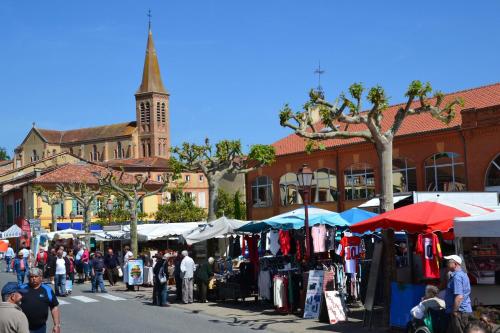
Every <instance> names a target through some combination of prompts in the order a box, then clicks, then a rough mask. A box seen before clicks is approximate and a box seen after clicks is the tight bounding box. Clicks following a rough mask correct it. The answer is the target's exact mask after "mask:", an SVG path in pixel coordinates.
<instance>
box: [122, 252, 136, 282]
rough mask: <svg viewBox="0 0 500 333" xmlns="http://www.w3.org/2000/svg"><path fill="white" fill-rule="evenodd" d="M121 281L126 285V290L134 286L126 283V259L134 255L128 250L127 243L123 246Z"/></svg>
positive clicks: (127, 275) (127, 274)
mask: <svg viewBox="0 0 500 333" xmlns="http://www.w3.org/2000/svg"><path fill="white" fill-rule="evenodd" d="M123 252H125V254H124V255H123V282H124V283H125V284H126V285H127V290H134V286H133V285H130V284H128V277H129V273H128V261H129V260H130V259H132V258H133V257H134V254H133V253H132V251H130V247H129V246H128V245H127V246H125V247H124V248H123Z"/></svg>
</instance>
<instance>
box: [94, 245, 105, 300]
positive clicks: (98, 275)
mask: <svg viewBox="0 0 500 333" xmlns="http://www.w3.org/2000/svg"><path fill="white" fill-rule="evenodd" d="M90 267H91V271H92V292H93V293H96V292H98V291H99V289H101V292H102V293H107V291H106V288H105V287H104V279H103V278H104V270H105V268H104V259H103V258H102V255H101V252H100V251H96V253H95V255H94V258H93V259H92V261H91V262H90Z"/></svg>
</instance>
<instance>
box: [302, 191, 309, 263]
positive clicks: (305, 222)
mask: <svg viewBox="0 0 500 333" xmlns="http://www.w3.org/2000/svg"><path fill="white" fill-rule="evenodd" d="M304 199H305V200H304V215H305V219H304V227H305V228H306V256H307V259H309V260H310V259H311V235H310V232H311V230H310V229H309V211H308V207H307V206H308V203H309V189H308V188H307V187H306V188H304Z"/></svg>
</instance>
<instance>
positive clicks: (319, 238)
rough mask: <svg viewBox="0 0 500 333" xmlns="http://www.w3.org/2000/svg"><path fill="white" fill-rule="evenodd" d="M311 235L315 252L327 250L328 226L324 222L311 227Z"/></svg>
mask: <svg viewBox="0 0 500 333" xmlns="http://www.w3.org/2000/svg"><path fill="white" fill-rule="evenodd" d="M311 236H312V239H313V248H314V253H320V252H325V251H326V248H325V243H326V227H325V225H324V224H320V225H318V226H314V227H312V228H311Z"/></svg>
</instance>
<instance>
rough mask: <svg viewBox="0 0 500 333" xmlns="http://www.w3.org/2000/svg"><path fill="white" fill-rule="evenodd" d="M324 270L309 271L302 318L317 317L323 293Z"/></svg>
mask: <svg viewBox="0 0 500 333" xmlns="http://www.w3.org/2000/svg"><path fill="white" fill-rule="evenodd" d="M323 276H324V271H309V279H308V281H307V293H306V303H305V305H304V319H318V318H319V311H320V307H321V296H322V294H323Z"/></svg>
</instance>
